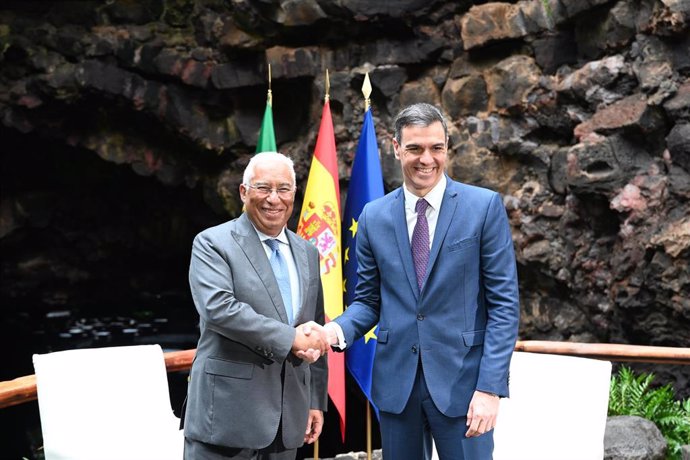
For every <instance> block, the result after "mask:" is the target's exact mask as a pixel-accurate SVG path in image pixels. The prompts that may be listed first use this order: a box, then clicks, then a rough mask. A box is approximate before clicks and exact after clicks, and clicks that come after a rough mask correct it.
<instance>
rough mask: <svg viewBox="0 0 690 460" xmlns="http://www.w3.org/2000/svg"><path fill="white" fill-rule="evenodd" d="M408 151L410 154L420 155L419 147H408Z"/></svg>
mask: <svg viewBox="0 0 690 460" xmlns="http://www.w3.org/2000/svg"><path fill="white" fill-rule="evenodd" d="M406 150H407V152H408V153H418V152H419V147H408V148H407V149H406Z"/></svg>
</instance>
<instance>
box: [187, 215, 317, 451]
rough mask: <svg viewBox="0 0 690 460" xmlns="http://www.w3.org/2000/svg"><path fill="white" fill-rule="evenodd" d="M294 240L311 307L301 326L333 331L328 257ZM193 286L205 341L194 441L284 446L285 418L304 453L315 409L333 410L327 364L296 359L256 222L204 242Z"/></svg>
mask: <svg viewBox="0 0 690 460" xmlns="http://www.w3.org/2000/svg"><path fill="white" fill-rule="evenodd" d="M287 236H288V240H289V242H290V248H291V250H292V255H293V257H294V259H295V264H296V265H297V271H298V274H299V280H300V289H301V299H302V304H301V305H300V309H299V311H298V313H297V314H298V316H297V318H296V319H295V324H302V323H304V322H307V321H310V320H313V321H316V322H317V323H319V324H323V323H324V310H323V293H322V289H321V280H320V269H319V254H318V251H317V249H316V248H315V247H314V246H313V245H311V244H309V243H307V242H306V241H304V240H303V239H301V238H300V237H298V236H297V235H295V234H294V233H293V232H291V231H287ZM189 282H190V286H191V290H192V297H193V298H194V304H195V306H196V309H197V311H198V312H199V316H200V332H201V336H200V338H199V344H198V347H197V352H196V357H195V359H194V364H193V365H192V370H191V375H190V381H189V386H188V392H187V403H186V411H185V416H184V417H185V418H184V429H185V436H186V437H188V438H190V439H194V440H197V441H201V442H205V443H210V444H215V445H221V446H228V447H241V448H251V449H260V448H263V447H266V446H268V445H269V444H270V443H271V442H272V441H273V440H274V438H275V436H276V433H277V431H278V424H279V422H280V420H281V415H282V420H283V421H282V423H283V427H282V432H283V443H284V445H285V447H286V448H289V449H292V448H296V447H299V446H301V445H302V444H303V441H304V432H305V430H306V427H307V419H308V414H309V409H320V410H325V409H326V407H327V380H328V366H327V362H326V357H325V356H324V357H322V358H321V359H319V360H318V361H317V362H316V363H314V364H312V365H309V364H307V363H305V362H303V361H302V360H300V359H297V358H295V357H294V355H292V353H291V347H292V343H293V340H294V337H295V329H294V327H293V326H291V325H289V324H288V320H287V317H286V313H285V308H284V306H283V301H282V298H281V295H280V290H279V288H278V283H277V282H276V279H275V276H274V275H273V271H272V269H271V265H270V263H269V261H268V258H267V257H266V254H265V252H264V249H263V247H262V243H261V242H260V240H259V237H258V235H257V233H256V231H255V230H254V227H253V226H252V224H251V222H250V221H249V218H248V217H247V215H246V214H242V215H241V216H240V217H239V218H237V219H235V220H232V221H230V222H226V223H224V224H221V225H218V226H216V227H212V228H209V229H207V230H204V231H203V232H201V233H200V234H199V235H197V236H196V238H195V239H194V244H193V248H192V259H191V264H190V268H189ZM281 372H283V373H284V382H283V381H281V380H282V379H281Z"/></svg>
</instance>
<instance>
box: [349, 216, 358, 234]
mask: <svg viewBox="0 0 690 460" xmlns="http://www.w3.org/2000/svg"><path fill="white" fill-rule="evenodd" d="M350 231H351V232H352V238H354V237H355V236H357V221H356V220H355V219H354V218H353V219H352V225H350Z"/></svg>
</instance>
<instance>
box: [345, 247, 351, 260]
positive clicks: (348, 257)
mask: <svg viewBox="0 0 690 460" xmlns="http://www.w3.org/2000/svg"><path fill="white" fill-rule="evenodd" d="M348 260H350V248H349V247H347V248H345V262H347V261H348Z"/></svg>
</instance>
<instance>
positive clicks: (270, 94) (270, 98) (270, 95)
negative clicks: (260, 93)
mask: <svg viewBox="0 0 690 460" xmlns="http://www.w3.org/2000/svg"><path fill="white" fill-rule="evenodd" d="M266 103H267V104H268V105H270V106H271V107H273V92H272V91H271V63H270V62H269V63H268V94H267V95H266Z"/></svg>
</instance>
